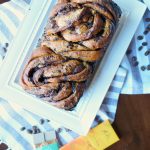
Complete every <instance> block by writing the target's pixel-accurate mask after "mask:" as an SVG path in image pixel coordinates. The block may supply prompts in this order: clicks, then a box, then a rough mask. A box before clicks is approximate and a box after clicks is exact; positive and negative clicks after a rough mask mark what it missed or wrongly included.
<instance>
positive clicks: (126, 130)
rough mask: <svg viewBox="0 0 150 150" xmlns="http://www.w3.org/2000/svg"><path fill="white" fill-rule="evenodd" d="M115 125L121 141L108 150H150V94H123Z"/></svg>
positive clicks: (1, 0) (2, 149)
mask: <svg viewBox="0 0 150 150" xmlns="http://www.w3.org/2000/svg"><path fill="white" fill-rule="evenodd" d="M4 1H8V0H0V4H1V3H2V2H4ZM113 127H114V129H115V131H116V132H117V134H118V135H119V137H120V141H119V142H117V143H116V144H114V145H112V146H111V147H109V148H107V150H150V95H136V96H128V95H121V96H120V99H119V104H118V109H117V114H116V119H115V122H114V123H113ZM5 149H6V145H3V144H2V145H0V150H5Z"/></svg>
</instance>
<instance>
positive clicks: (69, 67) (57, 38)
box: [20, 0, 121, 110]
mask: <svg viewBox="0 0 150 150" xmlns="http://www.w3.org/2000/svg"><path fill="white" fill-rule="evenodd" d="M120 16H121V10H120V8H119V7H118V6H117V5H116V4H115V3H114V2H113V1H111V0H59V1H58V4H57V5H56V6H55V7H54V8H53V10H52V12H51V14H50V18H49V20H48V23H47V26H46V28H45V32H44V34H43V37H42V43H41V46H40V47H39V48H37V49H36V50H35V51H34V53H33V54H32V56H31V58H30V60H29V62H28V64H27V65H26V67H25V69H24V71H23V73H22V76H21V81H20V83H21V85H22V87H23V88H24V90H25V91H27V92H28V93H30V94H33V95H36V96H37V97H39V98H41V99H42V100H43V101H46V102H49V103H50V104H51V105H54V106H56V107H58V108H62V109H66V110H70V109H71V108H73V107H75V105H76V104H77V103H78V101H79V99H80V97H81V96H82V94H83V91H84V89H85V84H86V81H87V80H88V79H89V78H90V77H91V75H92V72H93V64H94V63H95V62H97V61H99V60H100V59H101V58H102V57H103V55H104V53H105V51H106V48H107V47H108V45H109V43H110V41H111V39H112V36H113V34H114V32H115V30H116V27H117V24H118V21H119V18H120Z"/></svg>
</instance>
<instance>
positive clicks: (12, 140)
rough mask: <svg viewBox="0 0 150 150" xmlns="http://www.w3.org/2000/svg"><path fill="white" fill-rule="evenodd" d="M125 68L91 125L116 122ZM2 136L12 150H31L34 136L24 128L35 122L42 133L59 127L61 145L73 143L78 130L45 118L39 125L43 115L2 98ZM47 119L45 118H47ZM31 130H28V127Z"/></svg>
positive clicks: (0, 132) (121, 70)
mask: <svg viewBox="0 0 150 150" xmlns="http://www.w3.org/2000/svg"><path fill="white" fill-rule="evenodd" d="M125 77H126V71H125V70H124V69H122V68H119V70H118V72H117V74H116V76H115V78H114V80H113V82H112V84H111V86H110V88H109V91H108V93H107V95H106V97H105V99H104V101H103V103H102V105H101V107H100V109H99V111H98V113H97V116H96V118H95V120H94V122H93V125H92V127H94V126H96V125H98V124H99V123H100V122H102V121H104V120H107V119H109V120H111V121H114V118H115V114H116V109H117V104H118V98H119V94H120V91H121V89H122V86H123V83H124V80H125ZM0 114H1V115H0V139H2V141H5V143H8V145H9V146H10V148H11V149H12V150H32V149H33V147H32V135H31V134H28V132H26V131H21V130H20V129H21V128H22V127H25V128H26V129H31V128H32V126H33V125H37V126H38V127H39V128H40V129H41V131H42V132H44V131H48V130H51V129H52V128H53V129H55V130H56V133H57V139H58V141H59V144H60V146H63V145H64V144H66V143H68V142H71V141H72V140H73V139H74V138H76V137H78V136H79V135H77V134H76V133H74V132H73V131H71V130H68V129H66V128H63V127H61V126H60V125H59V124H57V123H55V122H53V121H50V122H47V121H45V122H44V123H43V125H41V124H40V120H41V117H40V116H37V115H35V114H33V113H31V112H28V111H26V110H24V109H23V108H21V107H20V106H18V105H16V104H14V103H8V102H7V101H6V100H3V99H0ZM44 120H46V119H44ZM27 131H28V130H27Z"/></svg>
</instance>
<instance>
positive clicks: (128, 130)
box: [0, 95, 150, 150]
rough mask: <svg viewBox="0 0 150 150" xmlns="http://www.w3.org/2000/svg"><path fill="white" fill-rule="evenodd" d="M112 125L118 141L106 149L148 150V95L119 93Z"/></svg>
mask: <svg viewBox="0 0 150 150" xmlns="http://www.w3.org/2000/svg"><path fill="white" fill-rule="evenodd" d="M113 127H114V129H115V131H116V133H117V134H118V135H119V137H120V141H119V142H117V143H116V144H114V145H112V146H111V147H110V148H107V150H150V95H137V96H128V95H121V96H120V99H119V104H118V109H117V114H116V119H115V122H114V123H113ZM0 150H5V149H4V148H2V147H0Z"/></svg>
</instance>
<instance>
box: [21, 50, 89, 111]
mask: <svg viewBox="0 0 150 150" xmlns="http://www.w3.org/2000/svg"><path fill="white" fill-rule="evenodd" d="M91 73H92V67H91V66H90V65H89V64H88V63H86V62H81V61H78V60H67V59H64V58H62V57H61V56H60V55H57V54H55V53H54V52H52V51H51V50H50V49H49V48H47V47H39V48H37V49H36V50H35V51H34V53H33V54H32V56H31V58H30V60H29V62H28V64H27V65H26V67H25V69H24V71H23V74H22V77H21V81H20V83H21V85H22V87H23V88H24V89H25V90H26V91H27V92H28V93H30V94H33V95H36V96H38V97H39V98H41V99H43V100H44V101H47V102H49V103H50V104H52V105H54V106H57V107H59V108H63V109H71V108H72V107H74V106H75V104H76V103H77V102H78V100H79V98H80V97H81V95H82V94H83V90H84V87H85V82H84V81H86V80H87V79H88V78H89V77H90V75H91Z"/></svg>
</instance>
